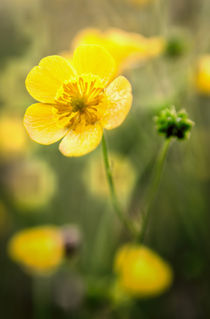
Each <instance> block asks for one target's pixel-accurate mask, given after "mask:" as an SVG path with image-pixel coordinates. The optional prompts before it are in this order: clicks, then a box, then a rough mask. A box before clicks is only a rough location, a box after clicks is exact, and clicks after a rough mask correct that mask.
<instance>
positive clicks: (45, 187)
mask: <svg viewBox="0 0 210 319" xmlns="http://www.w3.org/2000/svg"><path fill="white" fill-rule="evenodd" d="M3 180H4V185H5V187H6V190H7V192H8V194H9V195H10V196H11V197H12V199H13V201H14V202H15V203H16V204H17V205H18V206H19V207H20V208H21V209H22V210H29V209H30V210H31V209H37V208H40V207H42V206H44V205H46V204H47V203H48V202H49V200H50V199H51V198H52V196H53V195H54V193H55V189H56V177H55V175H54V172H53V171H52V169H51V168H50V166H49V165H48V164H47V163H46V162H45V161H43V160H40V159H37V158H33V159H30V158H27V159H25V160H24V161H17V162H16V163H15V164H14V165H11V166H10V167H9V170H8V171H6V172H5V174H4V179H3Z"/></svg>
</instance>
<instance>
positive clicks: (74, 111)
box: [55, 74, 104, 125]
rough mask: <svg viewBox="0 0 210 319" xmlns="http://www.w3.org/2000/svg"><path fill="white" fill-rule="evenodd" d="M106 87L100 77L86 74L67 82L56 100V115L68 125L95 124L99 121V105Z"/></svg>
mask: <svg viewBox="0 0 210 319" xmlns="http://www.w3.org/2000/svg"><path fill="white" fill-rule="evenodd" d="M103 97H104V86H103V84H102V82H101V80H100V78H99V77H98V76H95V75H92V74H85V75H81V76H77V77H74V78H72V79H71V80H70V81H65V82H64V83H63V85H62V86H61V87H60V89H59V90H58V92H57V95H56V98H55V104H56V105H55V108H56V114H57V115H58V116H59V119H62V120H65V121H66V123H67V125H72V124H74V125H76V124H78V123H80V122H84V124H85V125H87V124H93V123H95V122H96V121H97V120H98V119H99V112H98V111H99V105H100V103H101V102H102V99H103Z"/></svg>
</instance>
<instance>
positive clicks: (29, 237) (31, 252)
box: [8, 226, 65, 274]
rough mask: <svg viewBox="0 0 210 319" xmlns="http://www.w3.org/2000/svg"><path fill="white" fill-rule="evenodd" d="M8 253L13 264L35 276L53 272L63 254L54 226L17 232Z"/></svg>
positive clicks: (59, 238)
mask: <svg viewBox="0 0 210 319" xmlns="http://www.w3.org/2000/svg"><path fill="white" fill-rule="evenodd" d="M8 252H9V255H10V257H11V258H12V259H13V260H14V261H15V262H17V263H19V264H20V265H22V266H23V267H24V268H25V269H26V270H27V271H29V272H31V273H35V274H47V273H49V272H52V271H53V270H55V269H56V268H57V267H58V266H59V265H60V264H61V262H62V260H63V257H64V253H65V251H64V244H63V239H62V235H61V232H60V231H59V229H58V228H56V227H54V226H40V227H35V228H32V229H26V230H23V231H20V232H18V233H17V234H15V235H14V236H13V237H12V239H11V240H10V242H9V246H8Z"/></svg>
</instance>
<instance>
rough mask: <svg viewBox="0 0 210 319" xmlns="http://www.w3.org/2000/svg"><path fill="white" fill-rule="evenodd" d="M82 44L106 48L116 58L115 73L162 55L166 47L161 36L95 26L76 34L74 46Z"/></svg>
mask: <svg viewBox="0 0 210 319" xmlns="http://www.w3.org/2000/svg"><path fill="white" fill-rule="evenodd" d="M82 44H83V45H84V44H86V45H87V44H92V45H93V44H95V45H100V46H102V47H103V48H105V49H106V50H107V51H108V52H109V53H110V54H111V55H112V57H113V58H114V60H115V63H116V71H115V74H117V73H119V72H121V71H122V70H124V69H125V68H130V67H133V66H135V65H136V64H137V63H139V62H141V61H144V60H146V59H148V58H152V57H155V56H158V55H160V54H161V53H162V52H163V48H164V46H163V45H164V40H163V38H161V37H151V38H147V37H144V36H142V35H141V34H138V33H133V32H126V31H123V30H121V29H117V28H110V29H107V31H105V32H102V31H101V30H99V29H94V28H92V29H91V28H86V29H83V30H81V31H80V32H78V34H77V35H76V36H75V38H74V40H73V43H72V47H73V48H76V47H77V46H78V45H82Z"/></svg>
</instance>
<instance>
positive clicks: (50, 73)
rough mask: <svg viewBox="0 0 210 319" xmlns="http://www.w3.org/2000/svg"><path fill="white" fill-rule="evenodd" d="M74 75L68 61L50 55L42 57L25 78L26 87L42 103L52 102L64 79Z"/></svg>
mask: <svg viewBox="0 0 210 319" xmlns="http://www.w3.org/2000/svg"><path fill="white" fill-rule="evenodd" d="M72 75H75V70H74V69H73V67H72V66H71V64H70V63H69V61H68V60H67V59H65V58H63V57H61V56H57V55H52V56H48V57H46V58H44V59H42V60H41V61H40V63H39V65H38V66H35V67H34V68H33V69H32V70H31V71H30V72H29V74H28V76H27V78H26V83H25V84H26V88H27V90H28V92H29V93H30V94H31V96H32V97H33V98H34V99H36V100H38V101H40V102H43V103H54V99H55V96H56V92H57V90H58V89H59V87H60V86H61V85H62V83H63V82H64V81H65V80H68V79H69V78H70V77H71V76H72Z"/></svg>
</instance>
